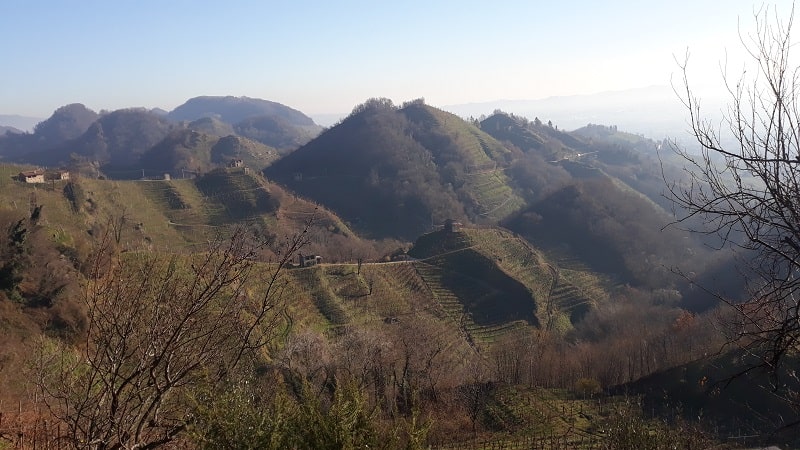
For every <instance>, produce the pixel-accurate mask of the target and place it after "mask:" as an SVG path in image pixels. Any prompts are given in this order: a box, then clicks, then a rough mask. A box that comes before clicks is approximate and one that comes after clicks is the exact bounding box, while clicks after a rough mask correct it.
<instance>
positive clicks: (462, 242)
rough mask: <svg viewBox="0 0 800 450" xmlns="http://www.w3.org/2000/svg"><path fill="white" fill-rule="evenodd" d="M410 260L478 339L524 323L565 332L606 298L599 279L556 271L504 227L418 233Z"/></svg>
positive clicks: (590, 274)
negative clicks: (413, 260)
mask: <svg viewBox="0 0 800 450" xmlns="http://www.w3.org/2000/svg"><path fill="white" fill-rule="evenodd" d="M409 255H411V256H412V257H414V258H417V259H418V260H419V261H417V262H415V267H416V268H417V271H418V273H419V274H420V276H421V277H422V279H423V280H424V281H425V282H426V284H427V285H428V287H429V289H430V290H431V291H432V293H433V294H434V296H435V298H436V300H437V301H438V302H439V303H440V304H441V305H442V307H443V309H444V310H445V311H446V312H447V314H448V316H449V317H450V318H451V319H453V320H454V321H456V322H459V323H462V326H463V327H464V328H465V330H466V331H467V332H468V334H469V335H470V336H473V337H474V338H480V337H483V338H485V337H486V335H487V334H488V335H490V336H488V337H489V338H492V337H495V336H496V335H498V334H501V332H505V331H510V330H511V329H513V328H515V327H516V326H518V325H521V324H522V325H524V324H527V325H530V326H536V327H545V328H547V329H549V330H553V331H557V332H560V333H563V332H566V331H567V330H569V329H571V327H572V326H573V324H574V323H577V322H578V321H580V320H581V319H582V318H583V316H584V315H585V314H586V313H587V312H588V311H589V310H591V309H592V308H593V307H594V306H596V305H597V304H599V303H603V302H606V301H607V300H608V293H607V290H606V288H607V286H608V284H607V282H606V281H604V280H603V279H602V278H601V277H600V276H598V275H597V274H595V273H593V272H591V271H590V270H589V269H588V268H584V269H583V270H581V269H575V268H572V269H565V268H561V267H558V265H556V264H555V263H553V262H551V261H549V260H548V258H547V257H546V256H545V255H544V254H543V253H542V252H541V251H539V250H537V249H535V248H533V247H531V246H530V245H529V244H528V243H527V242H526V241H525V240H523V239H522V238H520V237H519V236H517V235H515V234H513V233H511V232H509V231H507V230H503V229H498V228H488V229H481V228H465V229H462V230H460V231H456V232H448V231H446V230H440V231H436V232H433V233H429V234H426V235H423V236H421V237H420V238H419V239H418V240H417V241H416V242H415V244H414V247H412V249H411V250H409Z"/></svg>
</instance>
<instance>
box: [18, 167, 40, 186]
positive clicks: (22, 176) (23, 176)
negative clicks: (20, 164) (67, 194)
mask: <svg viewBox="0 0 800 450" xmlns="http://www.w3.org/2000/svg"><path fill="white" fill-rule="evenodd" d="M17 180H18V181H21V182H23V183H44V170H42V169H36V170H28V171H25V172H20V173H19V175H17Z"/></svg>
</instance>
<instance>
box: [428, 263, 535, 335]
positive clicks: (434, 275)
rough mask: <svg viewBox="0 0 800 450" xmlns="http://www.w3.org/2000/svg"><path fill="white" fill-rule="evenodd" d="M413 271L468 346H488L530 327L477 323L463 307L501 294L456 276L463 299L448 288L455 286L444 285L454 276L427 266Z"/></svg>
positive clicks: (522, 323)
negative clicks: (471, 344)
mask: <svg viewBox="0 0 800 450" xmlns="http://www.w3.org/2000/svg"><path fill="white" fill-rule="evenodd" d="M414 267H415V268H416V270H417V273H418V274H419V276H420V277H421V278H422V280H423V281H424V282H425V284H426V285H427V287H428V289H429V290H430V292H431V295H432V296H433V299H434V301H435V302H436V303H437V304H438V305H439V307H440V308H441V311H442V314H443V316H444V318H445V319H447V320H450V321H451V322H453V323H454V324H455V325H456V326H457V327H458V328H459V329H460V330H462V331H463V333H464V335H465V336H466V337H467V339H468V340H469V342H471V343H473V344H480V345H483V346H485V345H487V344H490V343H492V342H494V341H495V340H497V339H498V338H500V337H502V336H503V335H505V334H507V333H509V332H511V331H514V330H518V329H520V328H522V327H525V326H527V322H525V321H524V320H515V321H510V322H501V321H498V322H497V323H491V324H485V323H483V324H478V323H476V322H475V320H474V319H473V315H472V314H471V313H470V312H468V311H467V309H466V308H465V306H464V305H465V304H466V305H470V304H472V305H477V304H481V303H483V302H486V301H492V300H495V299H494V298H492V297H495V296H497V294H499V293H498V292H496V291H492V290H491V289H489V288H487V287H486V286H484V285H482V284H481V283H480V282H479V281H478V280H471V279H469V277H465V276H463V275H462V276H457V277H458V279H459V281H460V283H459V284H460V287H461V289H459V291H460V292H459V293H460V294H461V295H457V294H456V293H455V292H453V290H452V289H450V288H448V287H447V286H448V285H452V282H446V281H444V280H445V278H446V277H447V276H450V277H452V276H453V274H445V272H444V270H443V269H442V268H441V267H439V266H437V265H434V264H429V263H426V262H415V263H414ZM465 293H466V295H465Z"/></svg>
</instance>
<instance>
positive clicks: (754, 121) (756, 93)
mask: <svg viewBox="0 0 800 450" xmlns="http://www.w3.org/2000/svg"><path fill="white" fill-rule="evenodd" d="M793 16H794V14H793V11H792V13H791V14H789V15H788V17H780V15H779V14H778V13H777V10H775V9H773V10H770V9H762V10H761V11H758V12H757V13H756V14H755V19H756V29H755V33H754V34H752V35H748V36H742V39H741V40H742V43H743V45H744V47H745V49H746V50H747V54H748V56H749V59H750V60H751V62H752V65H753V66H755V68H756V69H757V70H756V71H755V73H751V72H748V71H744V72H742V73H741V76H739V77H737V78H736V79H732V78H730V77H728V76H727V75H725V74H723V80H724V82H725V86H726V87H727V90H728V92H729V96H730V104H729V107H728V110H727V112H726V113H725V114H724V120H723V121H722V126H716V125H715V122H713V121H712V120H711V119H709V118H708V116H704V115H703V114H701V110H700V104H699V103H698V100H697V97H696V96H695V95H694V93H693V91H692V90H691V89H690V87H689V82H688V76H687V70H686V64H685V63H684V64H683V65H682V69H683V86H682V94H681V97H682V99H683V101H684V103H685V106H686V108H687V109H688V112H689V116H690V119H691V127H692V131H693V134H694V137H695V139H696V141H697V143H698V144H699V145H700V148H701V153H700V154H699V155H697V154H693V153H691V152H689V151H686V150H681V149H678V148H677V146H675V149H676V152H677V153H678V155H680V156H681V157H682V158H683V161H684V162H685V167H686V169H685V171H686V174H687V176H688V179H687V180H681V181H679V182H676V181H670V182H668V185H669V193H670V194H671V197H672V199H673V200H674V201H675V203H676V205H677V206H678V208H676V210H677V211H678V219H677V220H678V223H681V224H684V225H686V226H687V228H689V229H692V230H693V231H700V232H704V233H708V234H711V235H716V236H718V237H719V238H721V241H722V242H723V245H730V246H731V247H732V248H734V249H738V250H739V251H740V252H741V253H740V254H741V255H743V256H744V258H743V260H745V261H746V264H745V266H744V267H743V270H744V275H745V276H747V277H748V284H749V288H750V291H749V295H748V298H749V299H748V300H747V301H744V302H741V303H737V302H734V301H732V300H731V299H729V298H725V297H724V296H720V298H721V300H723V301H725V302H727V303H728V304H729V305H730V306H731V307H732V308H733V309H734V310H735V311H736V312H737V314H736V315H735V320H734V321H733V322H732V323H731V324H730V325H732V326H731V327H730V328H729V330H730V331H731V333H732V334H731V335H730V337H731V338H732V339H733V342H736V343H737V344H739V345H740V346H741V348H743V349H745V350H747V351H749V352H750V354H751V355H753V356H754V357H756V358H758V359H757V362H756V363H755V364H752V365H750V367H749V369H748V370H750V369H752V368H754V367H764V368H768V369H770V370H771V372H772V373H774V374H777V373H780V372H781V370H780V369H781V365H782V364H783V363H785V362H786V361H787V356H796V355H797V352H798V350H800V345H799V344H798V340H799V339H800V290H799V289H800V277H799V276H800V101H798V95H800V78H798V77H800V71H798V68H797V66H794V65H792V60H791V58H790V51H791V49H792V44H793V43H792V41H791V31H792V22H793ZM687 59H688V58H687ZM727 142H733V144H727ZM698 224H701V225H698ZM705 288H708V287H707V286H706V287H705ZM786 394H787V395H789V396H790V397H791V396H793V395H795V394H796V392H795V393H792V392H787V393H786ZM795 400H797V398H796V397H795Z"/></svg>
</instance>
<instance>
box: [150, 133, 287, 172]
mask: <svg viewBox="0 0 800 450" xmlns="http://www.w3.org/2000/svg"><path fill="white" fill-rule="evenodd" d="M277 156H278V153H277V151H276V150H275V149H273V148H270V147H267V146H265V145H263V144H260V143H258V142H253V141H251V140H249V139H246V138H242V137H238V136H234V135H228V136H225V137H218V136H213V135H209V134H205V133H198V132H196V131H193V130H190V129H179V130H175V131H173V132H171V133H170V134H169V135H167V136H166V137H165V138H164V139H163V140H162V141H161V142H159V143H158V144H156V145H154V146H153V147H151V148H150V149H149V150H147V151H146V152H144V153H143V154H142V155H141V157H140V159H139V164H138V166H139V167H141V168H142V169H143V170H144V171H145V172H146V173H168V174H171V175H172V176H174V177H178V176H180V177H183V176H186V175H187V174H189V175H193V174H196V173H203V172H208V171H210V170H212V169H214V168H220V167H226V166H230V165H237V164H239V165H243V166H245V167H251V168H254V169H256V170H259V169H262V168H264V167H266V166H267V165H269V164H270V163H271V162H272V161H273V160H274V159H275V158H277Z"/></svg>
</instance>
